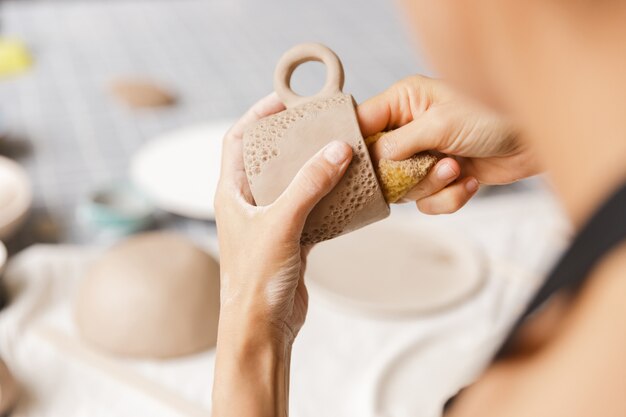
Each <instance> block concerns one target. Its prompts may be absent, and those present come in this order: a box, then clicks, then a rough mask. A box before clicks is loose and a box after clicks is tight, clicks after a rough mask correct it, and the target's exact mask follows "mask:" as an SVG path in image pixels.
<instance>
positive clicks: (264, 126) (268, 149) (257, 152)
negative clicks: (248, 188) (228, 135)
mask: <svg viewBox="0 0 626 417" xmlns="http://www.w3.org/2000/svg"><path fill="white" fill-rule="evenodd" d="M349 99H350V96H346V95H343V94H340V95H339V94H338V95H335V96H332V97H329V98H327V99H320V100H314V101H312V102H309V103H306V104H303V105H301V106H298V107H294V108H292V109H287V110H284V111H282V112H280V113H278V114H275V115H272V116H269V117H266V118H264V119H261V120H259V121H258V122H257V123H256V124H255V125H254V126H252V127H251V128H250V129H249V130H248V131H247V132H246V136H248V138H249V140H248V141H246V149H245V150H244V165H245V168H246V175H247V176H248V180H249V181H251V182H252V181H254V177H255V176H257V175H259V174H260V173H261V171H262V170H263V165H265V164H266V163H267V162H268V161H270V160H271V159H272V158H274V157H276V156H278V152H279V151H278V147H277V146H276V144H277V143H278V142H279V141H280V140H281V139H282V138H283V136H284V134H285V132H286V131H287V130H288V129H289V128H290V127H291V126H292V125H293V124H294V123H296V122H297V121H299V120H307V119H312V118H314V117H315V115H316V114H317V113H318V112H320V111H324V110H328V109H331V108H333V107H335V106H337V105H340V104H345V103H346V102H347V101H348V100H349Z"/></svg>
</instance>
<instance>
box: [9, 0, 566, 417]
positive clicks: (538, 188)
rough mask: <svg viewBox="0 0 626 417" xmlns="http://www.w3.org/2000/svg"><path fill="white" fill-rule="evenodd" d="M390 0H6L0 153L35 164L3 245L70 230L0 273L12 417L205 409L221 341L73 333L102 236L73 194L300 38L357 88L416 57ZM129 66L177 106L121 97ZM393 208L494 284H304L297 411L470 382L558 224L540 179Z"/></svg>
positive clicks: (245, 87)
mask: <svg viewBox="0 0 626 417" xmlns="http://www.w3.org/2000/svg"><path fill="white" fill-rule="evenodd" d="M392 8H393V6H392V3H391V2H386V1H370V2H363V1H359V0H342V1H336V0H320V1H315V2H295V1H290V0H271V1H270V0H267V1H256V0H172V1H158V2H157V1H148V0H142V1H137V0H130V1H115V2H111V1H106V0H90V1H75V0H74V1H63V0H54V1H53V0H50V1H23V0H16V1H4V2H2V1H0V24H1V26H0V36H10V37H15V38H18V39H20V40H22V41H23V42H25V44H26V45H27V46H28V48H29V49H30V51H31V53H32V54H33V57H34V64H33V67H32V68H31V69H30V70H29V71H27V72H25V73H23V74H21V75H19V76H15V77H12V78H10V79H1V80H0V127H5V128H6V129H7V131H8V136H7V137H6V138H2V139H0V154H3V155H7V156H9V157H11V158H13V159H15V160H17V161H18V162H19V163H20V164H22V165H23V166H24V167H25V168H26V169H27V171H28V173H29V175H30V177H31V180H32V183H33V187H34V193H35V194H34V208H33V214H32V218H31V219H30V221H29V223H28V225H27V226H26V227H25V228H24V229H23V230H22V232H21V233H20V234H19V235H18V236H17V238H16V239H14V240H13V241H12V242H9V243H10V247H11V249H12V251H13V252H16V251H17V250H18V249H20V248H23V247H26V246H27V245H29V244H31V243H34V242H35V243H36V242H48V241H58V242H61V243H64V244H65V245H37V246H33V247H31V248H29V249H27V250H25V251H24V252H22V253H20V254H18V255H17V256H15V257H14V258H13V259H12V260H11V263H10V264H9V268H8V269H7V272H6V274H5V277H4V279H5V280H6V282H7V284H8V286H9V289H10V290H11V291H12V292H13V293H14V294H18V293H19V296H18V297H16V301H15V302H14V303H13V304H11V306H9V307H8V308H7V309H5V310H4V311H2V312H0V356H1V357H2V358H3V359H4V360H5V361H6V362H7V364H8V365H9V366H10V367H11V369H12V370H13V371H14V373H15V374H16V376H17V378H18V379H19V381H21V382H22V384H23V385H24V386H25V387H26V395H24V396H23V397H22V399H21V400H20V403H19V404H18V408H17V413H16V415H23V416H60V415H63V416H67V417H70V416H76V417H79V416H85V415H89V416H100V415H102V416H105V415H106V416H108V417H111V416H136V415H151V416H180V415H186V416H190V415H198V416H208V415H209V414H208V412H207V410H208V409H209V408H210V405H211V400H210V393H211V381H212V372H213V358H214V351H213V350H209V351H207V352H204V353H201V354H198V355H192V356H190V357H184V358H180V359H175V360H171V361H166V362H153V361H128V360H111V358H103V357H102V356H101V355H100V356H99V355H96V354H94V352H91V351H89V350H88V349H85V348H84V347H81V346H82V345H80V344H77V343H76V340H77V339H76V337H75V329H74V328H73V325H72V320H71V315H70V306H71V299H70V297H71V294H72V292H73V288H74V285H75V284H76V283H77V282H78V281H79V280H80V279H81V277H82V275H83V274H82V271H83V270H84V268H85V265H86V263H87V262H88V260H89V259H92V258H93V256H94V254H96V253H97V251H98V250H99V249H98V248H97V247H93V246H92V245H91V244H92V243H94V242H93V238H92V236H91V235H90V234H89V232H88V231H86V230H85V228H84V227H83V225H81V224H80V222H78V221H77V219H76V217H77V216H76V211H77V207H78V206H79V205H80V203H81V202H82V201H84V199H85V198H86V196H87V195H88V194H89V193H90V192H91V191H93V190H94V189H95V188H96V187H98V186H99V185H101V184H104V183H108V182H111V181H115V180H120V179H124V178H126V177H127V175H128V168H129V161H130V159H131V156H132V155H133V154H134V153H135V152H136V151H137V150H138V149H139V148H140V147H141V146H142V145H143V144H144V143H147V142H148V141H149V140H150V139H151V138H153V137H155V136H158V135H161V134H163V133H165V132H167V131H170V130H172V129H177V128H182V127H185V126H188V125H195V124H198V123H206V122H207V121H212V120H223V119H230V118H233V117H236V116H237V115H239V114H241V113H242V112H243V111H245V109H246V108H247V107H248V106H249V105H250V104H252V103H253V102H254V101H256V100H257V99H258V98H259V97H262V96H264V95H265V94H267V93H268V92H269V91H271V89H272V85H271V80H272V73H273V69H274V64H275V62H276V60H277V58H278V57H279V56H280V55H281V53H282V52H283V51H284V50H286V49H288V48H289V47H291V46H292V45H294V44H296V43H299V42H303V41H311V40H317V41H320V42H323V43H326V44H328V45H329V46H330V47H332V48H333V49H334V50H335V51H336V52H337V53H338V55H340V56H341V59H342V61H343V63H344V66H345V69H346V80H347V83H346V91H349V92H350V93H352V94H353V95H354V96H355V98H356V100H357V101H362V100H364V99H366V98H367V97H369V96H372V95H374V94H376V93H378V92H380V91H381V90H383V89H384V88H386V87H387V86H388V85H390V84H391V83H393V82H394V81H396V80H398V79H400V78H402V77H404V76H407V75H409V74H412V73H415V72H425V67H424V65H423V64H422V63H421V62H420V61H419V60H418V59H416V58H415V56H414V55H413V52H412V47H411V46H410V44H409V41H408V35H407V34H406V33H404V32H403V30H402V24H401V23H400V22H399V20H398V19H397V18H396V17H395V16H394V14H393V9H392ZM355 10H358V13H354V11H355ZM329 11H332V13H330V12H329ZM287 16H288V17H289V18H287ZM313 68H315V67H313ZM317 69H319V67H318V68H317ZM128 76H140V77H147V78H150V79H153V80H156V81H158V82H159V83H161V84H162V85H164V86H166V87H168V88H170V89H171V90H173V91H174V92H175V93H176V94H177V95H178V97H179V98H180V100H179V102H178V104H177V105H176V106H174V107H170V108H164V109H159V110H141V111H133V110H130V109H129V108H127V107H125V106H123V105H121V104H120V103H119V102H117V101H116V100H115V99H114V98H113V97H112V96H111V94H110V83H111V81H112V80H114V79H116V78H118V77H128ZM321 79H322V75H321V72H320V73H316V72H310V71H308V72H307V69H306V68H305V69H304V70H303V71H302V73H298V74H296V80H295V87H296V90H297V91H301V92H303V93H306V94H309V93H311V92H314V91H315V90H316V88H317V87H318V86H319V84H321V82H320V80H321ZM394 211H396V212H397V213H394V215H396V214H397V215H400V216H402V215H407V216H416V217H406V218H405V219H406V221H413V219H419V221H427V222H429V223H430V224H431V226H433V227H439V226H441V227H444V226H445V227H452V228H454V229H456V230H458V231H460V232H461V233H464V234H466V235H467V236H468V237H469V238H470V239H471V240H473V241H474V242H475V243H477V244H478V245H480V246H481V247H482V248H483V250H484V253H485V256H486V259H487V264H486V265H487V268H486V273H487V274H488V280H487V283H486V284H485V286H484V287H483V288H482V289H481V291H480V292H479V293H477V294H476V295H475V296H474V297H473V298H472V299H470V300H468V301H467V302H466V303H463V304H461V305H459V306H457V307H455V308H453V309H449V310H447V311H443V312H441V313H437V314H432V315H429V316H418V317H413V318H410V319H404V320H384V319H380V318H376V317H367V316H362V315H359V314H353V313H352V312H351V313H348V312H345V311H343V310H341V309H340V308H337V307H338V306H337V305H333V304H332V303H329V302H327V301H328V300H325V299H324V297H323V296H322V295H321V294H320V293H317V292H315V291H311V307H310V313H309V317H308V319H307V324H306V326H305V327H304V328H303V330H302V334H301V336H300V337H299V339H298V341H297V343H296V345H295V346H294V358H293V369H292V388H291V393H292V398H291V411H292V413H291V415H293V416H295V417H314V416H320V415H328V416H334V417H344V416H345V417H347V416H354V415H359V416H372V417H379V416H382V415H385V416H390V415H391V416H394V417H398V416H404V415H421V416H430V415H436V414H437V413H436V410H435V409H433V408H432V407H436V406H437V404H438V401H439V399H438V398H434V397H433V395H435V394H441V392H443V391H445V389H448V388H449V384H453V385H454V384H457V385H458V384H460V383H461V382H467V379H468V375H470V374H471V373H472V369H474V368H477V367H479V366H480V364H481V363H482V362H484V359H485V358H484V357H481V355H483V356H484V354H485V352H487V353H488V352H489V346H491V347H492V346H494V345H495V344H497V341H495V340H496V339H497V337H498V336H499V335H500V333H501V332H502V329H503V328H505V327H506V324H507V323H508V321H510V319H511V317H512V315H513V314H514V313H515V311H517V310H518V309H519V307H520V306H521V305H522V304H523V303H524V301H525V300H526V298H527V297H528V294H529V292H530V291H531V290H532V289H533V288H534V287H535V286H536V285H537V284H538V283H539V282H540V279H541V276H542V274H543V273H544V272H545V270H546V269H547V267H548V265H549V264H550V262H551V261H552V260H553V259H554V257H555V256H556V255H557V254H558V252H559V250H560V249H561V248H562V247H563V244H564V242H565V240H566V236H567V227H566V226H565V225H564V224H563V221H562V219H561V214H560V212H559V210H558V208H557V207H556V206H555V204H554V202H553V200H552V199H551V198H550V197H549V195H548V194H547V192H546V191H545V189H544V187H542V185H541V183H540V181H530V182H525V183H523V184H520V185H517V186H514V187H510V188H506V189H505V190H504V191H503V192H496V193H494V192H487V193H486V194H485V195H483V196H481V197H479V198H476V199H474V201H472V202H470V204H469V205H468V207H467V208H466V209H464V210H463V211H462V212H461V213H458V214H455V215H452V216H440V217H436V218H433V217H428V218H426V217H424V216H419V215H418V214H416V213H415V211H414V208H413V207H405V208H396V209H395V210H394ZM160 224H161V226H163V227H171V228H176V229H178V230H181V231H183V232H184V233H186V234H188V235H190V236H191V237H193V238H195V239H197V240H201V241H203V242H206V241H209V246H212V247H213V248H214V243H215V242H214V238H215V230H214V224H213V223H211V222H209V221H198V220H189V219H184V218H182V217H177V216H168V215H163V216H161V217H160ZM485 345H488V347H487V348H484V347H485ZM442 369H443V370H444V371H442ZM474 370H475V369H474ZM461 371H462V372H461ZM446 384H448V385H446ZM394 407H395V408H394ZM428 407H431V408H428ZM415 409H418V410H420V412H418V413H410V414H407V410H415ZM427 409H428V410H427ZM381 410H385V412H387V411H388V410H392V412H391V413H390V414H381Z"/></svg>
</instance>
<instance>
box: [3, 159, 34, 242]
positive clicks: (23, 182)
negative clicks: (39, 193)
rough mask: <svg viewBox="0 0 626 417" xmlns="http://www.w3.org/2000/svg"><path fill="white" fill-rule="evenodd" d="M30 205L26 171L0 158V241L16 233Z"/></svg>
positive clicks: (12, 162) (30, 197)
mask: <svg viewBox="0 0 626 417" xmlns="http://www.w3.org/2000/svg"><path fill="white" fill-rule="evenodd" d="M31 203H32V191H31V186H30V181H29V179H28V176H27V175H26V171H25V170H24V168H22V167H21V166H20V165H19V164H17V163H16V162H15V161H13V160H11V159H9V158H5V157H3V156H0V239H2V240H6V239H9V238H10V237H11V236H12V235H13V234H14V233H15V232H16V231H17V229H18V228H19V226H21V224H22V222H23V221H24V219H26V214H27V213H28V209H29V208H30V205H31Z"/></svg>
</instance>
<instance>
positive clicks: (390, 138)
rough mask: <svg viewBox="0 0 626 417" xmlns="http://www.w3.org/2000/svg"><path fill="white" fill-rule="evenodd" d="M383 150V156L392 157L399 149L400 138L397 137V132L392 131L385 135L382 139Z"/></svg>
mask: <svg viewBox="0 0 626 417" xmlns="http://www.w3.org/2000/svg"><path fill="white" fill-rule="evenodd" d="M380 141H381V144H380V146H381V150H382V152H383V156H385V157H386V158H389V157H392V156H393V155H395V154H396V152H397V150H398V140H397V139H396V136H395V134H393V132H392V133H387V134H386V135H385V136H383V137H382V138H381V139H380Z"/></svg>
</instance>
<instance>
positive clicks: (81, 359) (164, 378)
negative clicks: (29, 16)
mask: <svg viewBox="0 0 626 417" xmlns="http://www.w3.org/2000/svg"><path fill="white" fill-rule="evenodd" d="M395 211H396V213H394V215H398V216H403V215H406V216H409V215H411V216H414V215H417V214H414V212H413V211H412V210H408V209H404V208H400V209H399V210H395ZM409 213H410V214H409ZM429 221H431V222H432V223H433V224H435V225H437V224H445V225H446V226H448V227H455V228H457V229H460V230H462V231H463V232H464V233H465V234H467V235H468V236H469V237H470V238H472V239H474V240H475V241H476V242H478V243H479V244H480V245H481V246H482V247H483V249H484V250H485V253H486V255H487V258H488V259H489V272H488V273H489V278H488V281H487V283H486V285H485V286H484V287H483V288H482V290H481V291H480V292H479V293H478V294H477V295H476V296H474V297H473V298H471V299H470V300H468V301H466V302H465V303H463V304H462V305H460V306H458V307H456V308H453V309H450V310H447V311H444V312H441V313H437V314H431V315H427V316H420V317H416V318H414V319H401V320H391V319H376V318H372V317H367V316H360V315H358V314H355V313H350V312H345V311H344V310H342V309H340V308H336V307H337V306H334V305H332V304H330V303H329V302H327V301H326V300H325V299H323V298H322V296H321V295H319V294H317V293H315V292H312V293H311V300H310V309H309V314H308V317H307V322H306V324H305V326H304V328H303V329H302V331H301V334H300V336H299V337H298V339H297V341H296V343H295V346H294V349H293V359H292V372H291V401H290V402H291V415H292V416H294V417H318V416H321V415H325V416H333V417H343V416H345V417H348V416H351V417H352V416H355V415H359V416H393V417H404V416H409V415H411V416H436V415H438V413H439V410H440V407H441V403H442V402H443V401H444V400H445V399H446V398H447V397H448V396H449V395H451V394H453V393H454V392H455V391H456V390H457V389H458V388H460V387H461V386H462V385H463V384H466V383H469V382H470V381H471V379H472V378H473V377H474V376H475V375H476V372H478V371H479V370H480V369H481V367H482V366H484V363H485V361H486V360H487V359H488V358H489V356H490V355H491V354H492V352H493V349H495V347H496V346H497V344H498V343H499V341H500V339H501V337H502V335H503V332H504V331H505V330H506V328H507V326H508V325H509V323H510V321H511V320H512V319H513V317H514V315H515V314H517V312H518V311H519V310H520V309H521V307H522V306H523V304H524V302H525V301H526V300H527V299H528V297H529V295H530V294H531V292H532V290H533V289H534V288H536V286H537V285H538V283H540V280H541V278H542V277H543V275H544V274H545V272H546V270H547V268H548V266H549V265H550V264H551V263H552V262H553V261H554V259H555V257H556V256H557V255H558V254H559V253H560V251H561V250H562V248H563V246H564V244H565V243H566V241H567V236H568V228H567V225H566V224H565V222H564V221H563V220H562V215H561V213H560V212H559V210H558V208H557V207H556V206H555V204H554V202H553V200H552V199H551V198H550V197H549V196H548V195H547V193H545V192H543V191H536V192H532V193H530V192H525V193H522V194H519V195H508V196H500V197H490V198H485V199H477V200H476V201H474V202H472V203H471V204H470V205H469V207H467V208H466V209H464V210H462V211H461V212H460V213H458V214H455V215H452V216H443V217H436V218H432V219H430V220H429ZM97 253H98V250H97V249H94V248H84V247H72V246H51V245H37V246H33V247H31V248H29V249H27V250H25V251H24V252H22V253H21V254H19V255H18V256H16V257H14V258H13V259H12V260H11V261H10V263H9V266H8V269H7V272H6V275H5V281H6V284H7V286H8V288H9V290H10V293H11V294H12V296H13V302H12V303H11V304H10V306H9V307H7V308H6V309H5V310H3V311H2V312H1V313H0V354H1V356H2V358H3V359H4V360H5V361H6V362H7V365H8V366H9V367H10V369H11V370H12V372H13V373H14V375H15V376H16V378H17V379H18V381H20V383H21V384H22V386H23V387H24V390H25V394H24V395H22V397H21V399H20V402H19V403H18V407H17V409H16V414H15V415H23V416H33V417H34V416H41V417H43V416H55V417H56V416H64V417H74V416H90V417H97V416H110V417H113V416H115V417H117V416H120V417H121V416H129V417H130V416H133V417H134V416H138V415H143V416H148V415H149V416H154V417H159V416H182V415H206V416H209V415H210V413H209V410H210V405H211V389H212V377H213V365H214V351H213V350H209V351H207V352H204V353H201V354H197V355H191V356H188V357H184V358H179V359H172V360H165V361H139V360H122V359H116V358H112V357H108V356H107V355H105V354H101V353H97V352H93V351H91V350H90V349H89V348H88V347H86V346H84V345H83V343H82V342H81V341H80V340H79V339H78V337H77V335H76V332H75V329H74V326H73V321H72V316H71V306H72V299H73V294H74V291H75V289H76V286H77V283H78V282H79V281H80V279H81V278H82V276H83V273H84V271H85V268H86V267H87V266H88V265H89V262H90V260H92V259H93V258H94V256H95V255H97ZM50 333H52V336H50ZM203 410H204V411H203Z"/></svg>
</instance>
